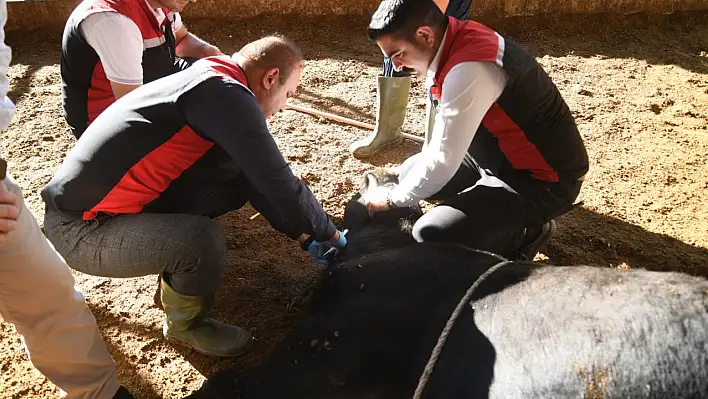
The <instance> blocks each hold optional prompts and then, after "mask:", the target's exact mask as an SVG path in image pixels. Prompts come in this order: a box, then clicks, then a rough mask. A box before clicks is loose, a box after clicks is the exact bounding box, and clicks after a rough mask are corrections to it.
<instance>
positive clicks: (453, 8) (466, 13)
mask: <svg viewBox="0 0 708 399" xmlns="http://www.w3.org/2000/svg"><path fill="white" fill-rule="evenodd" d="M470 8H472V0H450V2H449V3H448V5H447V10H445V15H447V16H449V17H454V18H457V19H459V20H460V21H464V20H466V19H468V18H469V17H470ZM382 74H383V76H387V77H404V76H410V75H411V71H410V70H408V69H403V70H402V71H400V72H397V71H394V69H393V63H392V62H391V59H390V58H384V62H383V73H382Z"/></svg>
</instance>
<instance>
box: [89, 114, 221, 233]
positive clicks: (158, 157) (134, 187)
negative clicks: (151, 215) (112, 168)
mask: <svg viewBox="0 0 708 399" xmlns="http://www.w3.org/2000/svg"><path fill="white" fill-rule="evenodd" d="M213 145H214V143H213V142H211V141H209V140H205V139H203V138H201V137H200V136H199V135H197V133H195V132H194V130H192V129H191V128H190V127H189V126H185V127H183V128H182V129H181V130H180V131H179V132H177V133H176V134H175V135H174V136H172V138H171V139H170V140H168V141H166V142H165V143H164V144H162V145H161V146H159V147H157V148H156V149H155V150H153V151H152V152H151V153H149V154H148V155H146V156H145V157H144V158H143V159H141V160H140V161H139V162H138V163H136V164H135V165H134V166H133V167H132V168H130V170H128V172H127V173H126V174H125V175H124V176H123V178H122V179H121V180H120V182H118V184H117V185H116V186H115V187H113V189H112V190H111V191H110V192H109V193H108V195H106V196H105V197H104V198H103V200H101V202H99V203H98V204H96V206H94V207H93V208H91V210H90V211H87V212H84V215H83V219H84V220H91V219H93V218H95V217H96V215H97V214H98V212H103V213H106V214H108V215H111V216H115V215H117V214H134V213H140V212H141V211H142V210H143V207H144V206H145V205H146V204H149V203H150V202H152V201H153V200H155V199H157V198H158V197H159V196H160V193H162V192H163V191H165V189H167V187H168V186H169V185H170V183H171V182H172V181H173V180H174V179H176V178H177V177H179V176H180V175H181V174H182V173H183V172H184V171H185V170H186V169H187V168H189V167H190V166H192V165H193V164H194V163H195V162H197V160H199V158H201V157H202V156H204V154H206V152H207V151H209V149H211V147H212V146H213Z"/></svg>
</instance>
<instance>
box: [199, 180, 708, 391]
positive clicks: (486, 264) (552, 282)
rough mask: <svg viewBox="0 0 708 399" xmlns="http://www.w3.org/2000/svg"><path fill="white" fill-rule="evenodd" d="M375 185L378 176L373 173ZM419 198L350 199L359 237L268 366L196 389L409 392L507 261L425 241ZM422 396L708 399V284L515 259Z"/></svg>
mask: <svg viewBox="0 0 708 399" xmlns="http://www.w3.org/2000/svg"><path fill="white" fill-rule="evenodd" d="M366 180H367V181H368V184H365V185H364V188H363V189H364V190H366V189H367V187H370V186H371V185H372V184H378V183H377V179H376V178H375V177H373V175H369V177H368V178H367V179H366ZM419 215H420V211H419V210H418V209H408V208H407V209H396V210H392V211H389V212H385V213H380V214H377V215H376V216H375V217H374V218H373V219H369V217H368V215H367V212H366V210H365V209H364V208H363V206H362V205H361V204H359V203H358V202H356V201H353V202H351V203H350V204H349V205H348V207H347V210H346V214H345V220H344V224H345V227H347V228H349V234H348V237H349V246H348V247H347V249H346V250H345V251H344V254H342V256H341V259H340V263H339V264H338V265H336V266H335V267H333V268H332V269H331V272H329V273H327V274H326V275H325V276H324V277H323V279H322V281H321V282H320V283H319V284H318V286H317V287H316V288H315V291H314V293H313V296H312V302H311V307H310V309H309V310H308V311H307V312H306V313H304V314H303V315H302V318H301V319H300V321H299V323H298V324H297V325H296V327H295V328H294V329H293V330H292V331H291V333H290V334H289V335H288V336H287V337H286V338H285V340H284V341H283V342H282V343H281V344H280V345H279V347H277V348H276V349H275V350H274V352H273V353H272V354H271V355H270V356H269V357H268V359H266V361H265V362H264V363H263V364H262V365H261V366H260V367H258V368H255V369H252V370H248V371H236V370H233V371H225V372H220V373H218V374H216V375H215V376H213V377H211V378H210V379H209V380H208V381H207V383H206V384H205V385H204V386H203V387H202V388H201V389H200V390H199V391H198V392H196V393H194V394H193V395H191V396H190V398H193V399H202V398H213V399H227V398H228V399H232V398H242V399H280V398H283V399H285V398H288V399H300V398H302V399H305V398H307V399H354V398H356V399H404V398H405V399H408V398H411V397H412V396H413V392H414V391H415V389H416V386H417V385H418V382H419V378H420V376H421V374H422V372H423V369H424V367H425V365H426V363H427V362H428V359H429V357H430V355H431V351H432V350H433V347H434V346H435V344H436V342H437V340H438V338H439V336H440V333H441V331H442V330H443V328H444V326H445V324H446V322H447V321H448V318H449V317H450V315H451V313H452V311H453V309H455V307H456V306H457V304H458V303H459V302H460V300H461V298H462V297H463V296H464V295H465V292H466V291H467V290H468V288H469V287H470V286H471V285H472V284H473V283H474V282H475V281H476V280H477V279H478V278H479V277H480V275H481V274H482V273H484V272H485V271H486V270H488V269H489V268H490V267H492V266H494V265H497V264H498V263H499V259H498V258H496V257H495V256H493V255H488V254H483V253H479V252H476V251H474V250H471V249H468V248H465V247H463V246H460V245H456V244H450V243H429V244H416V243H415V242H414V241H413V240H412V238H411V236H410V234H409V230H410V229H409V228H408V229H407V228H406V226H408V227H410V220H412V219H414V218H415V217H417V216H419ZM423 392H424V394H423V396H422V397H423V398H428V399H456V398H465V399H469V398H503V399H514V398H583V397H584V398H672V399H673V398H708V281H706V280H705V279H703V278H697V277H691V276H688V275H685V274H680V273H658V272H649V271H645V270H630V271H624V270H615V269H601V268H596V267H587V266H572V267H557V266H546V265H541V264H536V263H525V262H511V263H509V264H506V265H504V266H502V267H501V268H499V269H498V270H497V271H495V272H493V273H492V274H491V275H490V276H489V278H487V279H486V280H485V281H483V282H482V283H481V285H480V286H479V288H478V289H477V290H476V291H475V292H474V295H473V297H472V302H471V303H470V305H465V306H464V307H463V311H462V313H461V314H460V316H459V317H458V318H457V319H456V322H455V324H454V327H453V329H452V330H451V334H450V335H449V339H448V340H447V342H446V343H445V345H444V346H443V351H442V354H441V356H440V358H439V361H438V362H437V364H436V366H435V368H434V369H433V372H432V375H431V377H430V379H429V380H428V383H427V385H426V387H425V390H424V391H423Z"/></svg>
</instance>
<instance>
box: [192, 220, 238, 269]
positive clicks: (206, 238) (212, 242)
mask: <svg viewBox="0 0 708 399" xmlns="http://www.w3.org/2000/svg"><path fill="white" fill-rule="evenodd" d="M201 218H202V221H201V223H202V227H201V229H195V232H194V233H192V232H187V233H189V234H190V236H191V239H190V241H189V242H188V246H189V254H188V258H189V259H190V260H191V262H190V263H192V264H193V265H194V266H195V267H200V268H210V269H213V270H214V271H216V272H220V271H221V269H223V267H224V265H226V259H227V255H228V250H227V248H226V238H225V237H224V234H223V232H222V231H221V228H220V227H219V225H218V224H217V223H216V222H215V221H214V220H212V219H209V218H206V217H201Z"/></svg>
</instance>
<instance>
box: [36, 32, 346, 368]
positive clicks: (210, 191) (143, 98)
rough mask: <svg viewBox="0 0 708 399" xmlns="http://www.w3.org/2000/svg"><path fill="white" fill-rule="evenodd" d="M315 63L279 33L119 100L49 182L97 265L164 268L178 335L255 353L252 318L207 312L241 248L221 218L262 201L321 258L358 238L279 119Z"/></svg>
mask: <svg viewBox="0 0 708 399" xmlns="http://www.w3.org/2000/svg"><path fill="white" fill-rule="evenodd" d="M302 68H303V57H302V53H301V51H300V49H299V48H298V47H297V46H296V45H295V44H294V43H293V42H291V41H290V40H288V39H286V38H283V37H276V36H270V37H266V38H263V39H260V40H257V41H255V42H252V43H249V44H247V45H246V46H245V47H243V48H242V49H241V50H240V51H239V52H238V53H236V54H234V55H233V56H232V57H228V56H219V57H208V58H204V59H202V60H199V61H197V62H195V63H194V64H193V65H192V66H191V67H190V68H188V69H186V70H184V71H182V72H179V73H176V74H173V75H170V76H168V77H165V78H162V79H159V80H157V81H154V82H152V83H149V84H147V85H145V86H142V87H140V88H138V89H136V90H134V91H133V92H131V93H130V94H129V95H127V96H125V97H123V98H121V99H120V100H118V101H116V102H115V103H114V104H113V105H111V107H109V108H108V109H107V110H106V111H104V112H103V113H102V114H101V115H100V116H99V117H98V118H97V119H96V120H95V121H94V122H93V123H92V124H91V125H90V126H89V128H88V129H87V131H86V134H84V135H83V136H81V138H80V139H79V140H78V141H77V143H76V146H75V148H74V149H73V150H72V151H71V153H70V154H69V155H68V157H67V158H66V160H65V161H64V163H63V165H62V166H61V168H60V169H59V170H58V171H57V173H56V175H55V176H54V178H53V179H52V180H51V182H50V183H49V185H48V186H47V187H46V188H45V189H44V190H43V191H42V197H43V198H44V200H45V202H46V207H47V211H46V217H45V224H44V225H45V230H46V233H47V236H48V237H49V239H50V240H51V241H52V243H54V245H55V246H56V248H57V250H58V251H59V252H60V253H61V254H62V255H64V257H65V258H66V260H67V262H68V263H69V265H70V266H71V267H72V268H74V269H76V270H79V271H81V272H84V273H88V274H92V275H98V276H106V277H138V276H145V275H149V274H161V275H162V283H161V284H162V286H161V288H162V289H161V301H162V305H163V309H164V311H165V316H166V318H165V323H164V327H163V331H164V335H165V337H166V338H167V339H168V340H169V341H171V342H179V343H182V344H185V345H187V346H190V347H192V348H194V349H195V350H197V351H199V352H201V353H204V354H207V355H213V356H238V355H240V354H242V353H244V352H245V351H246V350H248V348H249V346H250V345H251V342H252V338H251V336H250V334H249V333H248V332H247V331H246V330H244V329H242V328H240V327H237V326H232V325H228V324H224V323H221V322H218V321H216V320H213V319H210V318H208V317H207V314H208V313H209V311H210V310H211V307H212V304H213V301H214V295H215V294H216V290H217V287H218V285H219V280H220V275H221V272H222V270H223V268H224V267H225V266H226V264H227V255H228V251H227V248H226V242H225V238H224V235H223V234H222V232H221V230H220V227H219V226H218V224H217V223H216V222H215V221H214V220H213V219H212V218H215V217H217V216H219V215H222V214H224V213H227V212H229V211H232V210H234V209H238V208H240V207H241V206H243V205H244V204H245V203H246V202H250V203H251V205H253V206H254V208H256V210H258V211H259V212H260V213H261V214H263V216H265V217H266V219H267V220H268V221H269V222H270V224H271V225H272V226H273V227H275V228H276V229H277V230H279V231H281V232H283V233H284V234H287V235H288V236H289V237H291V238H292V239H297V240H298V242H300V243H301V244H302V246H303V249H307V250H308V251H309V252H310V253H311V254H312V256H313V258H314V259H315V261H316V262H318V263H324V264H326V263H327V262H326V259H324V254H325V253H326V251H327V250H328V249H329V248H331V247H335V248H337V249H343V248H344V246H345V245H346V239H345V237H344V235H343V234H340V233H339V232H338V231H337V230H336V228H335V226H334V225H333V224H332V222H331V221H330V219H329V217H328V215H327V214H326V213H325V211H324V210H323V209H322V206H321V205H320V203H319V202H318V201H317V199H316V198H315V197H314V195H313V194H312V192H311V191H310V190H309V188H308V187H307V186H306V185H305V184H304V183H303V182H302V181H301V180H300V179H299V178H297V177H296V176H295V175H293V173H292V171H291V169H290V167H289V166H288V164H287V163H286V162H285V160H284V158H283V156H282V155H281V153H280V151H279V150H278V147H277V145H276V143H275V140H274V139H273V137H272V136H271V135H270V133H269V131H268V127H267V125H266V118H269V117H271V116H272V115H273V114H275V113H276V112H278V111H279V110H282V109H284V108H285V102H286V99H287V98H288V97H290V96H292V95H293V94H294V93H295V90H296V89H297V86H298V84H299V82H300V76H301V73H302Z"/></svg>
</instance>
